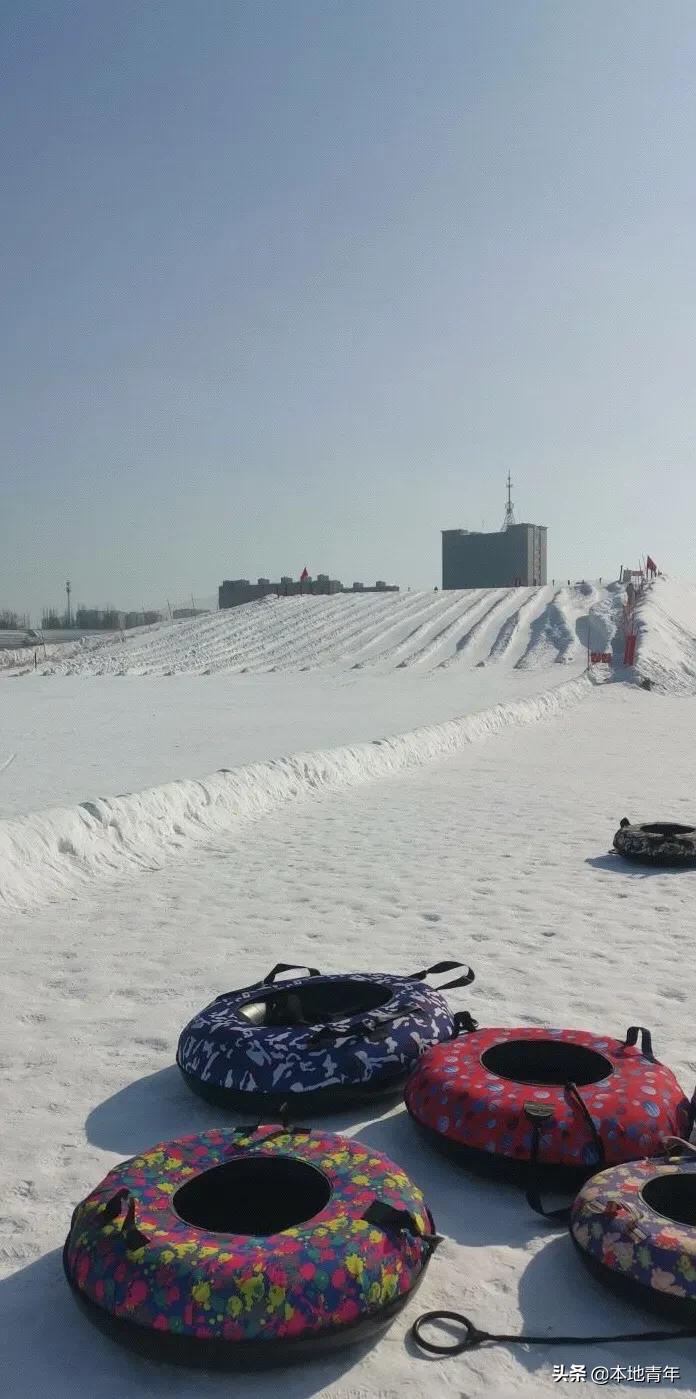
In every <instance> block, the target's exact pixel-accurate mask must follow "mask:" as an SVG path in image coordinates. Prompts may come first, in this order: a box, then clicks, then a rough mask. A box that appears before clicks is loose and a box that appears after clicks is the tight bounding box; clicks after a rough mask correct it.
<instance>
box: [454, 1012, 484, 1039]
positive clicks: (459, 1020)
mask: <svg viewBox="0 0 696 1399" xmlns="http://www.w3.org/2000/svg"><path fill="white" fill-rule="evenodd" d="M452 1018H453V1020H454V1032H453V1034H452V1039H455V1038H456V1036H457V1035H469V1034H471V1033H472V1031H473V1030H478V1020H474V1017H473V1015H470V1014H469V1012H468V1010H458V1011H457V1014H456V1015H455V1016H453V1017H452Z"/></svg>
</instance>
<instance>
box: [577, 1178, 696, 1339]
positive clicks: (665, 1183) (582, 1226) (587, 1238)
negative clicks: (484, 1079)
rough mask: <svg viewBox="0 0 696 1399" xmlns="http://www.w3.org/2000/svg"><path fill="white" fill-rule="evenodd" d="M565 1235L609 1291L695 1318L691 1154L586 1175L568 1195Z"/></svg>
mask: <svg viewBox="0 0 696 1399" xmlns="http://www.w3.org/2000/svg"><path fill="white" fill-rule="evenodd" d="M570 1233H571V1237H572V1240H573V1243H574V1244H575V1245H576V1247H577V1249H578V1251H579V1253H580V1254H581V1256H582V1258H583V1260H584V1262H585V1263H587V1265H588V1266H589V1268H590V1269H591V1271H592V1272H593V1273H594V1274H595V1276H597V1277H599V1278H600V1279H601V1280H602V1282H605V1283H607V1284H609V1286H610V1287H612V1288H613V1289H614V1291H617V1292H619V1293H621V1294H622V1295H624V1296H626V1297H629V1298H630V1299H631V1300H632V1301H635V1302H638V1303H639V1305H640V1306H646V1307H650V1308H652V1309H653V1310H655V1311H659V1312H662V1313H663V1314H672V1315H673V1316H675V1317H681V1318H686V1319H688V1320H690V1321H691V1322H692V1323H693V1322H695V1321H696V1159H693V1158H692V1159H690V1160H680V1159H679V1158H678V1157H674V1156H671V1157H670V1156H661V1157H659V1158H656V1159H653V1160H649V1161H631V1162H630V1163H629V1164H628V1165H623V1166H613V1167H612V1168H611V1170H608V1171H602V1172H601V1173H600V1174H599V1175H596V1176H593V1177H592V1180H591V1181H588V1183H587V1184H586V1185H585V1186H584V1187H583V1189H582V1190H581V1191H580V1194H579V1195H578V1196H577V1199H576V1200H575V1203H574V1205H573V1210H572V1215H571V1221H570Z"/></svg>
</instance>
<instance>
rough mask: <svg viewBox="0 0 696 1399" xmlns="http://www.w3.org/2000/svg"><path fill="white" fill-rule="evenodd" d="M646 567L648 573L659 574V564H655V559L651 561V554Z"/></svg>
mask: <svg viewBox="0 0 696 1399" xmlns="http://www.w3.org/2000/svg"><path fill="white" fill-rule="evenodd" d="M645 567H646V568H647V570H648V573H657V564H656V563H655V560H654V559H651V557H650V555H649V554H648V560H647V563H646V565H645Z"/></svg>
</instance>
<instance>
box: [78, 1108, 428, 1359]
mask: <svg viewBox="0 0 696 1399" xmlns="http://www.w3.org/2000/svg"><path fill="white" fill-rule="evenodd" d="M437 1242H438V1237H437V1235H436V1234H435V1232H434V1224H433V1219H432V1216H431V1214H430V1212H429V1210H428V1209H427V1207H426V1206H425V1204H424V1202H423V1196H422V1194H421V1192H420V1190H418V1188H417V1187H416V1186H415V1185H414V1184H413V1182H412V1181H410V1180H409V1179H408V1177H407V1176H406V1175H405V1174H404V1172H403V1171H402V1170H400V1169H399V1167H398V1166H396V1165H394V1163H393V1162H392V1161H390V1160H389V1159H388V1157H386V1156H383V1155H382V1154H381V1153H380V1152H378V1151H373V1150H372V1149H371V1148H370V1147H369V1146H364V1145H363V1144H362V1143H361V1142H359V1141H354V1140H352V1139H350V1140H349V1139H348V1138H346V1137H340V1136H336V1135H335V1134H334V1133H329V1132H324V1133H319V1132H310V1131H309V1129H308V1128H298V1127H296V1128H291V1129H288V1128H287V1127H270V1126H268V1127H265V1126H264V1127H258V1128H248V1127H241V1128H238V1129H236V1130H235V1129H229V1130H216V1131H210V1132H203V1133H201V1134H200V1135H198V1136H191V1137H184V1138H182V1139H181V1140H178V1141H172V1142H165V1143H162V1144H160V1145H159V1146H155V1147H153V1148H152V1150H150V1151H145V1152H143V1154H142V1155H140V1156H135V1157H133V1158H132V1159H131V1160H130V1161H124V1162H123V1163H122V1164H121V1165H119V1166H116V1167H115V1168H114V1170H112V1171H110V1172H109V1174H108V1175H107V1176H106V1177H105V1179H104V1180H103V1181H102V1182H101V1184H100V1185H98V1186H97V1188H96V1190H93V1191H92V1192H91V1194H90V1195H88V1196H87V1198H86V1199H85V1200H83V1202H82V1203H81V1204H80V1205H78V1207H77V1209H76V1210H75V1213H74V1215H73V1218H72V1223H71V1226H70V1233H69V1235H68V1238H67V1241H66V1244H65V1250H64V1255H63V1261H64V1267H65V1273H66V1276H67V1279H68V1282H69V1283H70V1285H71V1287H72V1289H73V1291H74V1293H75V1295H76V1297H77V1298H78V1300H79V1301H80V1302H81V1303H83V1304H84V1307H85V1309H86V1311H87V1313H88V1315H89V1317H90V1319H91V1320H92V1321H94V1322H95V1323H96V1324H98V1325H99V1326H100V1327H101V1328H102V1329H103V1330H105V1331H107V1332H108V1333H109V1334H110V1335H112V1336H113V1337H114V1338H115V1339H117V1340H119V1341H122V1342H124V1343H125V1344H126V1345H128V1346H130V1347H131V1348H133V1349H136V1350H139V1351H142V1352H144V1353H145V1354H148V1355H151V1356H153V1357H155V1358H157V1359H159V1360H168V1361H174V1362H176V1363H181V1364H192V1365H203V1366H211V1367H214V1368H224V1367H227V1366H235V1365H252V1366H261V1365H268V1364H287V1363H289V1362H291V1361H294V1360H298V1359H303V1358H306V1357H307V1356H309V1355H311V1354H314V1353H315V1352H316V1351H317V1350H322V1349H325V1348H330V1347H333V1346H336V1345H340V1344H345V1343H347V1342H349V1341H351V1340H353V1339H354V1338H356V1337H357V1338H358V1339H360V1340H362V1339H363V1338H364V1337H365V1336H368V1335H370V1334H371V1333H374V1332H376V1331H378V1330H381V1329H382V1328H383V1327H385V1326H386V1325H387V1324H388V1323H389V1322H390V1321H391V1319H392V1317H393V1316H394V1315H395V1314H396V1312H398V1311H399V1310H400V1309H401V1307H402V1306H403V1305H404V1304H405V1302H406V1301H407V1299H408V1297H409V1296H410V1294H411V1293H412V1292H413V1290H414V1288H415V1287H416V1286H417V1284H418V1282H419V1281H420V1278H421V1275H422V1273H423V1270H424V1268H425V1267H426V1266H427V1264H428V1262H429V1259H430V1257H431V1254H432V1252H433V1249H434V1248H435V1246H436V1244H437Z"/></svg>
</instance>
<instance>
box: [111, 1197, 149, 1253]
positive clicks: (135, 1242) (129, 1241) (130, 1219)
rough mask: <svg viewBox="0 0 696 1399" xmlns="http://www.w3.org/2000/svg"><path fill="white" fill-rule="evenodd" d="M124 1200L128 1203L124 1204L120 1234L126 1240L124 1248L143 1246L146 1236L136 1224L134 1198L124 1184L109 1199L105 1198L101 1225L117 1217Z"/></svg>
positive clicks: (145, 1242)
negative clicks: (124, 1211) (123, 1216)
mask: <svg viewBox="0 0 696 1399" xmlns="http://www.w3.org/2000/svg"><path fill="white" fill-rule="evenodd" d="M126 1200H127V1201H128V1204H127V1206H126V1214H125V1218H124V1220H123V1224H122V1225H121V1234H122V1236H123V1238H124V1239H125V1241H126V1248H128V1249H136V1248H144V1247H145V1245H146V1244H147V1236H146V1235H145V1234H143V1233H141V1231H140V1229H138V1227H137V1225H136V1222H135V1198H134V1196H133V1195H131V1193H130V1191H129V1190H128V1189H127V1188H126V1186H122V1187H121V1189H120V1190H117V1191H116V1194H115V1195H112V1196H111V1199H110V1200H107V1202H106V1204H105V1206H104V1210H103V1212H102V1225H104V1224H112V1223H113V1222H114V1220H115V1219H118V1217H119V1215H120V1213H121V1209H122V1207H123V1205H124V1203H125V1201H126Z"/></svg>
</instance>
